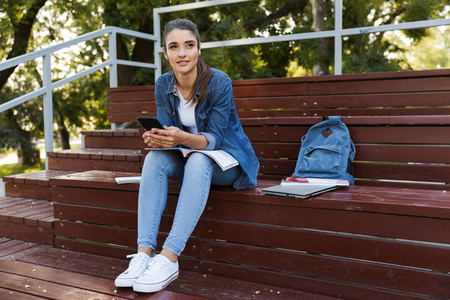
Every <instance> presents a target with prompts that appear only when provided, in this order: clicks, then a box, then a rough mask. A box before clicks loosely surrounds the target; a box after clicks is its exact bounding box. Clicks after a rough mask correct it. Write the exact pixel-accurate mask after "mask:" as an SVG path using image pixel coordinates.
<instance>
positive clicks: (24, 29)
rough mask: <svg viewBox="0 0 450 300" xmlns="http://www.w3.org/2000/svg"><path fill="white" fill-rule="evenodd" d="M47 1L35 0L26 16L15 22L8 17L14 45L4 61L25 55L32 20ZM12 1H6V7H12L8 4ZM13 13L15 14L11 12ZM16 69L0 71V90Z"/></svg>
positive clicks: (12, 18) (11, 17) (12, 5)
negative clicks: (12, 29) (11, 26)
mask: <svg viewBox="0 0 450 300" xmlns="http://www.w3.org/2000/svg"><path fill="white" fill-rule="evenodd" d="M46 1H47V0H35V1H32V4H31V5H30V6H29V7H28V9H27V11H26V14H25V15H24V16H23V17H22V18H21V19H20V21H18V22H17V20H16V19H15V16H11V15H10V14H8V15H9V17H10V19H11V23H12V25H13V28H14V43H13V46H12V49H11V51H10V52H9V53H8V56H7V57H6V59H7V60H8V59H11V58H13V57H16V56H19V55H22V54H25V53H26V52H27V48H28V40H29V38H30V35H31V28H32V27H33V23H34V20H35V19H36V15H37V13H38V12H39V10H40V9H41V8H42V6H44V4H45V2H46ZM9 2H14V1H8V6H10V7H14V3H9ZM12 13H15V12H12ZM15 69H16V67H12V68H9V69H6V70H3V71H0V88H2V87H3V86H4V85H5V83H6V81H7V80H8V78H9V76H11V74H12V73H13V72H14V70H15Z"/></svg>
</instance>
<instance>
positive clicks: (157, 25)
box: [153, 9, 162, 82]
mask: <svg viewBox="0 0 450 300" xmlns="http://www.w3.org/2000/svg"><path fill="white" fill-rule="evenodd" d="M153 35H154V36H155V47H154V48H155V49H154V51H153V52H154V54H155V59H154V60H155V65H156V69H155V82H156V79H158V77H159V76H161V72H162V71H161V55H160V54H159V50H160V47H161V18H160V17H159V13H158V11H157V10H156V9H154V10H153Z"/></svg>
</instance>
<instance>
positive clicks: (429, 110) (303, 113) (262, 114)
mask: <svg viewBox="0 0 450 300" xmlns="http://www.w3.org/2000/svg"><path fill="white" fill-rule="evenodd" d="M449 113H450V108H448V107H424V108H414V107H412V108H385V109H378V108H376V107H374V108H368V109H364V108H362V109H361V108H355V109H340V108H336V109H333V108H331V109H301V110H300V109H299V110H295V109H284V110H257V109H256V110H239V111H237V114H238V116H239V118H241V119H244V118H276V117H282V118H288V117H322V116H343V117H350V116H351V117H361V116H368V117H378V116H379V117H383V116H391V117H396V116H402V117H407V116H417V115H422V116H428V115H429V116H433V115H449ZM124 116H125V115H124ZM134 117H136V116H134ZM128 118H130V116H128V117H123V119H124V120H125V119H128Z"/></svg>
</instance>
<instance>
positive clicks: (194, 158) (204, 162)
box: [186, 152, 215, 169]
mask: <svg viewBox="0 0 450 300" xmlns="http://www.w3.org/2000/svg"><path fill="white" fill-rule="evenodd" d="M214 163H215V162H214V161H213V160H212V159H211V158H210V157H209V156H207V155H205V154H202V153H198V152H194V153H192V154H191V155H190V156H189V158H188V161H187V163H186V168H187V169H191V168H194V169H209V168H211V166H212V165H213V164H214Z"/></svg>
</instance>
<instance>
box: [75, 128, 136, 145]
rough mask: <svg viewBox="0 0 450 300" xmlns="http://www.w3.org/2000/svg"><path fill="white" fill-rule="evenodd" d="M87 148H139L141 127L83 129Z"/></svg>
mask: <svg viewBox="0 0 450 300" xmlns="http://www.w3.org/2000/svg"><path fill="white" fill-rule="evenodd" d="M82 134H83V135H84V146H85V148H110V149H135V150H136V149H139V143H140V141H141V134H140V133H139V129H137V128H136V129H122V130H92V131H83V132H82Z"/></svg>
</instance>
